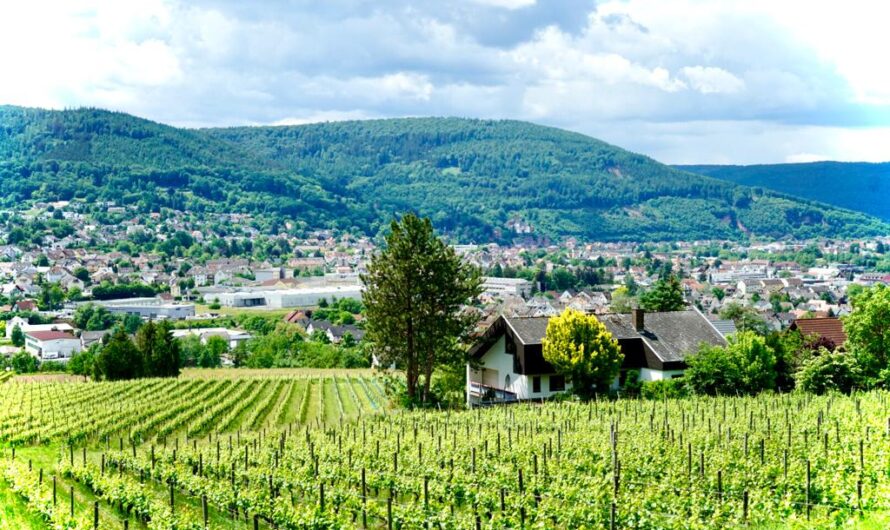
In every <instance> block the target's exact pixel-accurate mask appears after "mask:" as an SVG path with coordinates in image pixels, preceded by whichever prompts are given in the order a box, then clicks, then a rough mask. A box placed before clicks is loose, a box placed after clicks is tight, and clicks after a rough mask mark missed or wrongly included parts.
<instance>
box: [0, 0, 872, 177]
mask: <svg viewBox="0 0 890 530" xmlns="http://www.w3.org/2000/svg"><path fill="white" fill-rule="evenodd" d="M542 15H543V16H542ZM887 15H890V4H888V5H887V6H885V5H884V4H882V3H877V2H874V3H873V2H865V1H862V0H851V2H850V3H849V4H845V5H844V7H843V9H840V8H838V7H837V6H832V5H831V4H827V3H824V4H823V3H818V2H817V3H813V2H804V1H803V0H787V1H782V2H775V1H769V0H751V1H750V2H714V1H705V0H670V1H668V0H602V1H601V2H598V3H596V5H595V6H594V5H593V4H592V3H589V2H580V1H579V2H577V3H576V2H569V1H568V0H560V1H559V2H558V3H553V4H546V3H544V2H534V1H533V0H464V1H463V2H457V3H448V2H441V3H422V2H410V1H407V0H380V1H379V2H375V3H373V6H370V5H367V4H362V3H355V4H350V0H342V1H341V2H329V3H305V4H304V3H297V4H293V3H287V2H281V3H276V2H270V3H264V4H263V6H262V7H258V6H255V5H252V4H233V3H227V2H222V1H221V0H203V1H202V2H200V3H187V2H185V1H184V0H146V1H140V2H120V1H115V0H67V1H57V2H46V1H44V2H41V1H33V2H7V3H6V4H4V5H3V6H2V7H0V49H2V50H4V52H3V53H0V72H2V74H0V75H2V79H0V104H3V103H11V104H20V105H30V106H43V107H54V108H60V107H72V106H78V105H95V106H104V107H109V108H113V109H115V110H123V111H127V112H131V113H134V114H137V115H141V116H145V117H148V118H150V119H155V120H158V121H163V122H167V123H172V124H175V125H190V126H194V125H235V124H260V123H306V122H312V121H326V120H339V119H353V118H365V117H388V116H405V115H459V116H470V117H493V118H516V119H529V120H535V121H539V122H541V123H545V124H549V125H555V126H560V127H566V128H571V129H574V130H578V131H581V132H584V133H588V134H591V135H594V136H600V137H603V138H605V139H607V140H610V141H613V142H615V143H618V144H619V145H622V146H625V147H628V148H631V149H634V150H637V151H641V152H645V153H647V154H651V155H653V156H655V157H656V158H663V159H664V160H666V161H669V162H681V161H682V162H697V161H701V162H714V161H724V162H734V161H739V162H757V161H763V162H770V161H773V162H774V161H783V160H789V159H803V158H805V157H808V156H811V155H812V156H819V157H827V158H837V159H846V160H849V159H857V158H858V159H863V160H876V159H881V158H888V155H886V154H885V153H886V152H887V151H886V145H888V143H890V135H888V134H887V133H886V129H885V127H888V126H890V70H888V69H885V68H881V66H880V65H882V64H883V63H884V60H883V59H884V57H883V55H884V53H885V52H884V50H886V49H890V32H887V31H885V30H884V28H883V27H882V26H883V24H884V21H885V20H887V18H888V16H887ZM495 33H497V35H494V34H495ZM490 36H493V37H492V38H490V39H489V38H488V37H490ZM495 37H496V38H495ZM864 125H870V127H864Z"/></svg>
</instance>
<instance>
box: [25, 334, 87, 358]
mask: <svg viewBox="0 0 890 530" xmlns="http://www.w3.org/2000/svg"><path fill="white" fill-rule="evenodd" d="M80 348H81V346H80V339H78V338H77V337H75V336H74V335H72V334H71V333H68V332H67V331H30V332H28V333H26V334H25V351H27V352H28V353H30V354H31V355H33V356H34V357H37V358H38V359H39V360H40V361H41V362H42V361H59V362H67V361H68V360H69V359H70V358H71V356H72V355H74V354H75V353H77V352H79V351H80Z"/></svg>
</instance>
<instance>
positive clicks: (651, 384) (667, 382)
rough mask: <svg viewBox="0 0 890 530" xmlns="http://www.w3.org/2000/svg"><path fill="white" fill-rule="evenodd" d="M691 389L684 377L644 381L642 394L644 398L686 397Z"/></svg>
mask: <svg viewBox="0 0 890 530" xmlns="http://www.w3.org/2000/svg"><path fill="white" fill-rule="evenodd" d="M688 395H689V391H688V389H687V388H686V382H685V381H683V378H682V377H680V378H677V379H661V380H659V381H643V383H642V385H640V396H641V397H642V398H643V399H677V398H682V397H686V396H688Z"/></svg>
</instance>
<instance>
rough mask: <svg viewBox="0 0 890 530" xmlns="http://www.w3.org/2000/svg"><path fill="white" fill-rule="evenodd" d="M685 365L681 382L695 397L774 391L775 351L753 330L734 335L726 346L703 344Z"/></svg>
mask: <svg viewBox="0 0 890 530" xmlns="http://www.w3.org/2000/svg"><path fill="white" fill-rule="evenodd" d="M686 363H687V365H688V369H687V370H686V372H685V374H684V379H685V380H686V383H687V385H688V386H689V388H690V389H691V390H692V391H693V392H695V393H697V394H708V395H735V394H756V393H758V392H760V391H762V390H769V389H773V388H775V383H776V372H775V368H776V355H775V352H774V351H773V349H772V348H770V347H769V346H768V345H767V344H766V341H765V339H764V338H763V337H761V336H760V335H757V334H756V333H754V332H752V331H741V332H739V333H737V334H735V335H733V336H732V337H730V338H729V344H727V346H726V347H721V346H709V345H702V347H701V348H700V349H699V351H698V353H696V354H694V355H691V356H689V357H688V358H687V359H686Z"/></svg>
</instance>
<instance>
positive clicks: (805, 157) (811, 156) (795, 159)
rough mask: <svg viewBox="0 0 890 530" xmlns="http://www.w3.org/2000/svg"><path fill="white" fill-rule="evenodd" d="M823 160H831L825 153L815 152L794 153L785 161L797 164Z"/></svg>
mask: <svg viewBox="0 0 890 530" xmlns="http://www.w3.org/2000/svg"><path fill="white" fill-rule="evenodd" d="M823 160H831V159H830V158H829V157H827V156H825V155H817V154H815V153H794V154H792V155H788V156H786V157H785V162H788V163H789V164H796V163H802V162H821V161H823Z"/></svg>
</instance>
